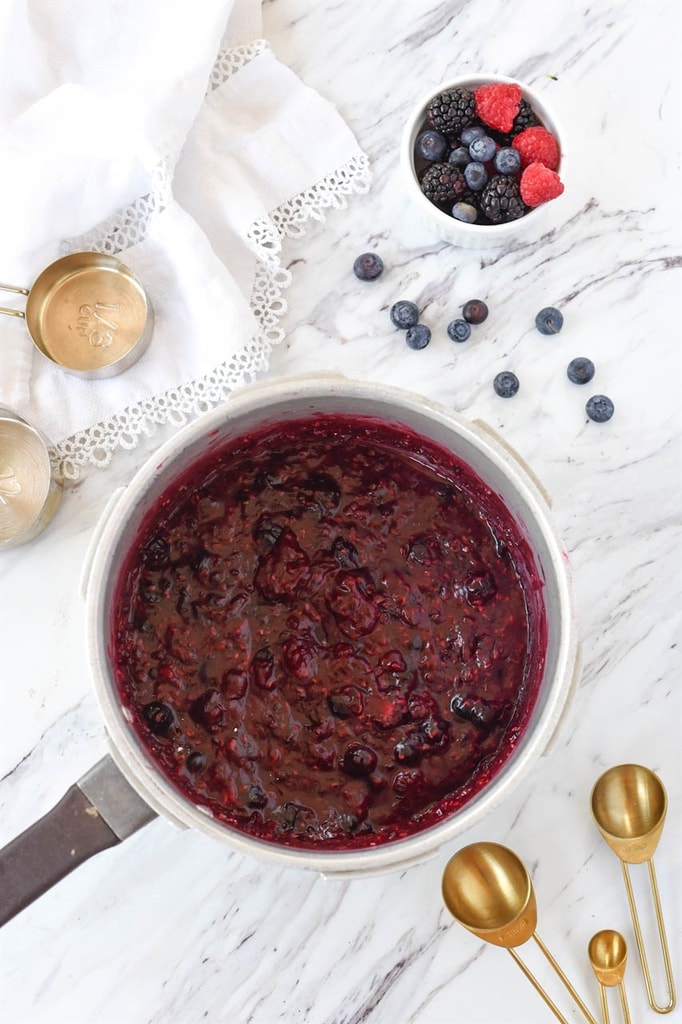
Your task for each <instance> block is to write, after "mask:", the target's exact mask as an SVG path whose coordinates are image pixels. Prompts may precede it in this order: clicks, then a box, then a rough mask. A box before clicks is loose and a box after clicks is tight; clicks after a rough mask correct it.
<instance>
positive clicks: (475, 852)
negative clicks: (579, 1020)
mask: <svg viewBox="0 0 682 1024" xmlns="http://www.w3.org/2000/svg"><path fill="white" fill-rule="evenodd" d="M442 889H443V900H444V902H445V905H446V907H447V908H448V910H449V911H450V913H451V914H452V916H453V917H454V918H455V920H456V921H459V923H460V924H461V925H462V926H463V927H464V928H466V929H467V930H468V931H470V932H473V934H474V935H477V936H478V937H479V938H481V939H484V940H485V941H486V942H491V943H492V944H493V945H495V946H503V947H504V948H506V949H507V950H508V952H509V953H510V954H511V956H512V957H513V958H514V960H515V961H516V963H517V964H518V965H519V967H520V968H521V970H522V971H523V973H524V974H525V976H526V977H527V978H528V980H529V981H530V983H531V984H532V985H533V987H534V988H535V990H536V991H537V992H538V993H539V995H540V996H541V997H542V998H543V999H544V1001H545V1003H546V1004H547V1006H548V1007H549V1008H550V1010H551V1011H552V1012H553V1014H554V1016H555V1017H556V1018H557V1019H558V1020H560V1021H562V1024H568V1021H567V1020H566V1018H565V1017H564V1016H563V1014H562V1013H561V1012H560V1010H559V1009H558V1007H557V1006H556V1005H555V1003H553V1002H552V1000H551V998H550V997H549V995H548V994H547V993H546V992H545V990H544V989H543V988H542V986H541V985H540V983H539V982H538V980H537V978H535V977H534V975H533V974H532V973H531V971H530V970H529V969H528V967H526V965H525V963H524V962H523V960H522V959H521V958H520V956H519V955H518V953H517V952H516V949H515V948H514V947H516V946H521V945H523V943H524V942H527V941H528V940H529V939H531V938H532V939H534V940H535V942H536V943H537V945H538V946H539V947H540V949H541V951H542V953H543V954H544V956H545V957H546V958H547V960H548V961H549V963H550V964H551V966H552V967H553V968H554V970H555V971H556V973H557V974H558V975H559V977H560V979H561V981H562V982H563V984H564V985H565V986H566V988H567V989H568V991H569V992H570V994H571V996H572V997H573V999H574V1000H575V1002H576V1003H577V1004H578V1006H579V1007H580V1009H581V1011H582V1012H583V1014H584V1015H585V1017H586V1018H587V1020H588V1021H590V1024H597V1022H596V1020H595V1018H594V1017H593V1016H592V1014H591V1013H590V1011H589V1010H588V1009H587V1007H586V1006H585V1004H584V1003H583V1001H582V999H581V998H580V996H579V995H578V993H577V992H576V991H575V989H574V988H573V986H572V985H571V983H570V981H569V980H568V978H567V977H566V975H565V974H564V972H563V971H562V970H561V968H560V967H559V965H558V963H557V962H556V960H555V959H554V957H553V956H552V954H551V953H550V952H549V950H548V949H547V947H546V946H545V944H544V943H543V942H542V940H541V939H540V937H539V936H538V935H537V933H536V931H535V928H536V925H537V901H536V898H535V892H534V890H533V885H532V882H531V880H530V876H529V874H528V872H527V870H526V868H525V867H524V865H523V864H522V862H521V861H520V860H519V858H518V857H517V856H516V854H515V853H513V852H512V851H511V850H509V849H507V847H506V846H500V845H499V844H498V843H485V842H481V843H473V844H472V845H471V846H465V847H464V848H463V849H462V850H460V851H459V852H458V853H456V854H455V855H454V857H451V858H450V860H449V861H448V863H447V864H446V865H445V870H444V872H443V884H442Z"/></svg>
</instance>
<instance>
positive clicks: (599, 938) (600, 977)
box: [587, 928, 631, 1024]
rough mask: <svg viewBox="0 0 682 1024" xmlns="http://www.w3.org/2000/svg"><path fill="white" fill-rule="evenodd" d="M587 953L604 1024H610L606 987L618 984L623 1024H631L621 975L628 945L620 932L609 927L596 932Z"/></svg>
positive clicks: (622, 974) (622, 975) (623, 971)
mask: <svg viewBox="0 0 682 1024" xmlns="http://www.w3.org/2000/svg"><path fill="white" fill-rule="evenodd" d="M587 954H588V956H589V958H590V963H591V964H592V970H593V971H594V975H595V977H596V979H597V981H598V982H599V995H600V997H601V1013H602V1018H603V1021H604V1024H610V1017H609V1004H608V1002H607V999H606V989H607V988H613V987H614V986H616V985H617V986H618V993H619V995H620V1005H621V1007H622V1009H623V1021H624V1024H631V1021H630V1009H629V1007H628V1000H627V996H626V994H625V985H624V983H623V977H624V975H625V965H626V963H627V958H628V947H627V945H626V942H625V939H624V938H623V936H622V935H621V934H620V932H614V931H613V930H612V929H611V928H605V929H604V930H603V931H601V932H597V933H596V935H593V936H592V938H591V939H590V944H589V946H588V947H587Z"/></svg>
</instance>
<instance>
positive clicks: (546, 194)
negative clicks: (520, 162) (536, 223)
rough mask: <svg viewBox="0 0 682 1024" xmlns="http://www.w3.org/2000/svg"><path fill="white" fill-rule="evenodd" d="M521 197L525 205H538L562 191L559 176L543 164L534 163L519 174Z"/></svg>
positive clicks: (554, 197)
mask: <svg viewBox="0 0 682 1024" xmlns="http://www.w3.org/2000/svg"><path fill="white" fill-rule="evenodd" d="M520 189H521V198H522V199H523V201H524V203H525V204H526V206H540V205H541V203H546V202H547V201H548V200H549V199H556V197H557V196H560V195H561V193H562V192H563V191H564V186H563V184H562V181H561V178H560V177H559V175H558V174H557V173H556V172H555V171H551V170H550V169H549V167H545V166H544V164H539V163H534V164H530V165H529V166H528V167H526V169H525V171H524V172H523V174H522V175H521V184H520Z"/></svg>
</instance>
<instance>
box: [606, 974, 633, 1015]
mask: <svg viewBox="0 0 682 1024" xmlns="http://www.w3.org/2000/svg"><path fill="white" fill-rule="evenodd" d="M618 993H619V995H620V1005H621V1008H622V1010H623V1024H632V1021H631V1019H630V1007H629V1006H628V1000H627V996H626V995H625V985H624V984H623V982H622V981H621V982H619V983H618ZM599 998H600V1000H601V1015H602V1020H603V1022H604V1024H611V1018H610V1017H609V1004H608V1000H607V996H606V988H605V986H604V985H601V984H600V986H599Z"/></svg>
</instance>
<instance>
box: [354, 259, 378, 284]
mask: <svg viewBox="0 0 682 1024" xmlns="http://www.w3.org/2000/svg"><path fill="white" fill-rule="evenodd" d="M383 270H384V261H383V260H382V258H381V256H378V255H377V253H375V252H363V253H362V255H360V256H358V257H357V259H356V260H355V262H354V264H353V273H354V274H355V276H356V277H357V278H359V279H360V281H375V280H376V278H377V277H379V276H380V275H381V274H382V273H383Z"/></svg>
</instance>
